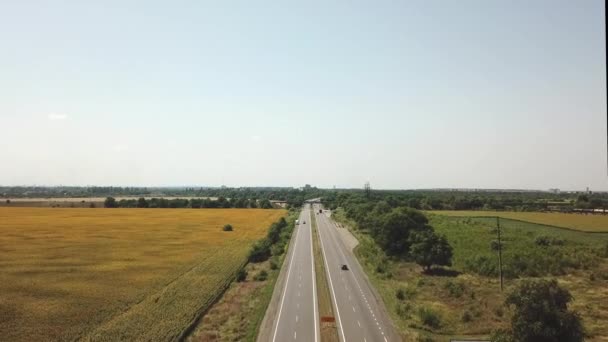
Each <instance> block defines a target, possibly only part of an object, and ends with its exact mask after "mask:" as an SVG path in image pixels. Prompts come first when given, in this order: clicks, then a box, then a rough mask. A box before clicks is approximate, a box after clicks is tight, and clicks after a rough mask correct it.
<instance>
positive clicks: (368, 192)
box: [364, 182, 372, 198]
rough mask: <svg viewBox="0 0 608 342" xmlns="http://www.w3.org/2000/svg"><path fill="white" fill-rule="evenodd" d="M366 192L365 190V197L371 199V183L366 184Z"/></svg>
mask: <svg viewBox="0 0 608 342" xmlns="http://www.w3.org/2000/svg"><path fill="white" fill-rule="evenodd" d="M364 190H365V197H366V198H369V197H370V196H369V195H370V194H371V192H372V188H371V186H370V185H369V182H366V183H365V187H364Z"/></svg>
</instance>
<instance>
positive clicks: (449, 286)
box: [443, 280, 465, 298]
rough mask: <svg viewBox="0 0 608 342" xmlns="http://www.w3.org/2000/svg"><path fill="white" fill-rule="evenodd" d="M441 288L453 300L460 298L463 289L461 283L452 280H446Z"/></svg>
mask: <svg viewBox="0 0 608 342" xmlns="http://www.w3.org/2000/svg"><path fill="white" fill-rule="evenodd" d="M443 287H444V288H445V289H446V290H447V291H448V293H449V294H450V297H454V298H460V297H461V296H462V294H463V293H464V289H465V288H464V284H463V283H461V282H457V281H452V280H448V281H447V282H446V283H445V285H444V286H443Z"/></svg>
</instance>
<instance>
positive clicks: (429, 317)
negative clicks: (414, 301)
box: [418, 307, 441, 329]
mask: <svg viewBox="0 0 608 342" xmlns="http://www.w3.org/2000/svg"><path fill="white" fill-rule="evenodd" d="M418 318H420V322H422V324H424V325H426V326H427V327H429V328H432V329H439V328H440V327H441V319H440V317H439V314H438V313H437V312H435V311H434V310H432V309H430V308H427V307H421V308H420V309H418Z"/></svg>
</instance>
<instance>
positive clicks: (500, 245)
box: [496, 216, 502, 292]
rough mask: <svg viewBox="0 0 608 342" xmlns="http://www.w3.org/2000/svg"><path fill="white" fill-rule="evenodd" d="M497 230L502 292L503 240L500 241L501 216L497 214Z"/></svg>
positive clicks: (499, 274)
mask: <svg viewBox="0 0 608 342" xmlns="http://www.w3.org/2000/svg"><path fill="white" fill-rule="evenodd" d="M496 230H497V232H498V276H499V277H500V291H501V292H502V242H501V241H500V217H498V216H496Z"/></svg>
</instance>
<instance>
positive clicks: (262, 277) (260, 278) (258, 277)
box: [253, 270, 268, 281]
mask: <svg viewBox="0 0 608 342" xmlns="http://www.w3.org/2000/svg"><path fill="white" fill-rule="evenodd" d="M266 279H268V272H266V270H261V271H260V273H258V274H256V275H255V276H254V277H253V280H255V281H264V280H266Z"/></svg>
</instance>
